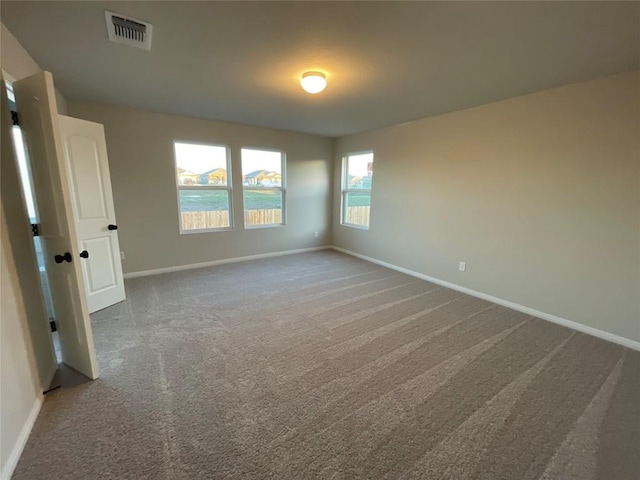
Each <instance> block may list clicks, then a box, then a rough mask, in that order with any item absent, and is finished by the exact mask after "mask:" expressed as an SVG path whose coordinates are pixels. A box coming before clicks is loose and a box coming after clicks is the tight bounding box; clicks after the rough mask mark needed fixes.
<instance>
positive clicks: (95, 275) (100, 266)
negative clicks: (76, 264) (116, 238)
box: [82, 236, 117, 293]
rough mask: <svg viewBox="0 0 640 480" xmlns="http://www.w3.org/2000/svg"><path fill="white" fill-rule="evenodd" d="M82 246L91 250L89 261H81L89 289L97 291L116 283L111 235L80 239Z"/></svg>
mask: <svg viewBox="0 0 640 480" xmlns="http://www.w3.org/2000/svg"><path fill="white" fill-rule="evenodd" d="M82 248H84V249H85V250H87V251H88V252H91V254H90V255H91V256H90V257H89V259H90V260H91V261H90V262H83V265H84V266H85V271H86V273H87V275H86V276H87V279H88V281H89V286H90V291H91V292H96V293H99V292H101V291H103V290H105V289H108V288H112V287H114V286H116V285H117V281H116V277H115V275H114V270H115V268H114V263H115V262H114V258H113V254H112V252H113V242H112V241H111V237H108V236H106V237H97V238H91V239H89V240H84V241H82Z"/></svg>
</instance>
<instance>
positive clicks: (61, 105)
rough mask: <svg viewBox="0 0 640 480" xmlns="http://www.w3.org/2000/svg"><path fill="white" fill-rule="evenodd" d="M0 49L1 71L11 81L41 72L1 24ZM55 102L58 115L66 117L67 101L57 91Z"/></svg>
mask: <svg viewBox="0 0 640 480" xmlns="http://www.w3.org/2000/svg"><path fill="white" fill-rule="evenodd" d="M0 49H1V50H2V53H1V58H2V70H4V71H5V72H7V73H8V74H9V75H10V76H11V78H12V79H13V80H20V79H21V78H24V77H28V76H29V75H33V74H34V73H38V72H39V71H41V69H40V67H39V66H38V64H37V63H36V62H35V60H34V59H33V58H31V56H30V55H29V54H28V53H27V51H26V50H25V49H24V48H23V47H22V45H20V42H18V39H17V38H16V37H14V36H13V34H12V33H11V32H10V31H9V29H8V28H7V27H5V26H4V23H1V22H0ZM56 102H57V103H58V113H61V114H62V115H66V114H67V101H66V99H65V98H64V97H63V96H62V95H61V94H60V92H59V91H58V90H56Z"/></svg>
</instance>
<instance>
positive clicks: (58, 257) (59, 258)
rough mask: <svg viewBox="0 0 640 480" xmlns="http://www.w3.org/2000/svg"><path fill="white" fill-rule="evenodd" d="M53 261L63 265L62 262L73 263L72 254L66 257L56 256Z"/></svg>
mask: <svg viewBox="0 0 640 480" xmlns="http://www.w3.org/2000/svg"><path fill="white" fill-rule="evenodd" d="M53 259H54V260H55V261H56V263H62V262H69V263H71V260H72V258H71V254H70V253H69V252H66V253H65V254H64V255H56V256H55V257H53Z"/></svg>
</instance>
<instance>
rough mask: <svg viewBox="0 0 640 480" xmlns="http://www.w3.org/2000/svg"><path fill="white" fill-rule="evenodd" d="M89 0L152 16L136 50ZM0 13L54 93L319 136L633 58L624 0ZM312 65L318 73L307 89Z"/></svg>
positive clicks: (634, 30) (59, 8)
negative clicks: (321, 80) (148, 34)
mask: <svg viewBox="0 0 640 480" xmlns="http://www.w3.org/2000/svg"><path fill="white" fill-rule="evenodd" d="M105 8H107V9H109V10H113V11H115V12H116V13H119V14H122V15H127V16H131V17H133V18H138V19H141V20H144V21H147V22H150V23H151V24H153V39H152V46H151V50H150V51H145V50H141V49H138V48H132V47H127V46H123V45H119V44H115V43H112V42H109V40H108V37H107V32H106V28H105V15H104V10H105ZM0 15H1V20H2V22H3V23H4V25H6V26H7V27H8V29H9V30H10V31H11V33H13V34H14V35H15V36H16V37H17V39H18V40H19V41H20V43H21V44H22V45H23V46H24V47H25V49H26V50H27V51H28V52H29V53H30V54H31V55H32V57H33V58H34V60H35V61H36V62H37V63H38V64H39V65H40V66H41V67H42V68H43V69H46V70H49V71H51V72H52V73H53V76H54V79H55V82H56V86H57V88H58V89H59V90H60V91H61V93H62V94H63V96H65V97H66V98H67V99H68V100H83V101H93V102H100V103H108V104H114V103H115V104H119V105H126V106H129V107H133V108H139V109H142V110H150V111H154V112H161V113H171V114H178V115H188V116H191V117H199V118H206V119H211V120H224V121H228V122H236V123H242V124H248V125H260V126H264V127H272V128H279V129H285V130H293V131H302V132H308V133H313V134H318V135H324V136H329V137H336V136H342V135H346V134H350V133H356V132H361V131H365V130H371V129H374V128H378V127H383V126H387V125H392V124H399V123H402V122H408V121H411V120H415V119H418V118H423V117H428V116H432V115H438V114H442V113H445V112H451V111H455V110H461V109H464V108H469V107H474V106H477V105H482V104H486V103H490V102H495V101H498V100H503V99H507V98H512V97H516V96H520V95H525V94H528V93H532V92H535V91H540V90H545V89H548V88H553V87H558V86H561V85H566V84H569V83H575V82H581V81H586V80H590V79H593V78H597V77H602V76H606V75H611V74H614V73H620V72H624V71H631V70H636V69H638V68H640V41H638V39H639V38H640V22H638V18H640V2H608V1H601V2H538V1H528V2H177V1H174V2H140V1H122V2H99V1H96V2H62V1H34V2H24V1H17V2H16V1H9V0H4V1H3V2H2V9H1V11H0ZM176 19H179V21H176ZM61 25H64V28H60V26H61ZM247 32H251V33H250V34H247ZM316 69H317V70H321V71H323V72H325V73H326V75H327V80H328V86H327V89H326V90H325V91H324V92H322V93H320V94H318V95H308V94H306V93H305V92H304V91H303V90H302V89H301V88H300V84H299V80H300V77H301V75H302V73H304V72H305V71H308V70H316ZM212 79H215V81H212ZM149 85H153V88H149Z"/></svg>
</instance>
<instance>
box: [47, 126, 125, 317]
mask: <svg viewBox="0 0 640 480" xmlns="http://www.w3.org/2000/svg"><path fill="white" fill-rule="evenodd" d="M59 121H60V133H61V135H62V137H61V138H62V144H63V150H64V159H65V163H66V168H67V171H68V174H69V178H70V181H71V185H70V186H71V192H72V198H73V212H74V220H75V226H76V230H77V232H78V239H79V241H80V244H81V249H82V250H86V251H87V252H89V257H88V258H86V259H84V260H83V261H82V267H83V272H84V281H85V289H86V292H87V303H88V306H89V312H90V313H93V312H96V311H98V310H101V309H103V308H106V307H108V306H110V305H113V304H114V303H118V302H121V301H123V300H124V299H125V291H124V279H123V276H122V263H121V261H120V245H119V242H118V232H117V230H109V228H108V226H109V225H116V224H117V223H116V216H115V209H114V207H113V196H112V193H111V178H110V176H109V160H108V157H107V144H106V141H105V136H104V129H103V127H102V125H100V124H99V123H93V122H88V121H86V120H80V119H78V118H71V117H67V116H64V115H59Z"/></svg>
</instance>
